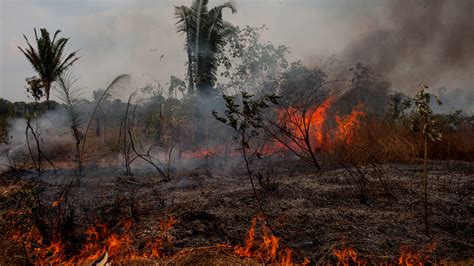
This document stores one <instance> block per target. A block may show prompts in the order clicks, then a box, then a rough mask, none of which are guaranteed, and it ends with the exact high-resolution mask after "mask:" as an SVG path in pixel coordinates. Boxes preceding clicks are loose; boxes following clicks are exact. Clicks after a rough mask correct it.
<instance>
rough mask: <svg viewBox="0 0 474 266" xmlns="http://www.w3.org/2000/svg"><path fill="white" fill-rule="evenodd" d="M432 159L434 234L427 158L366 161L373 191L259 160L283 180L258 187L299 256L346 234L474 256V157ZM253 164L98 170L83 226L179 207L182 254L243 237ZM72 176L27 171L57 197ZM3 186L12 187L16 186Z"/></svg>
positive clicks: (444, 254)
mask: <svg viewBox="0 0 474 266" xmlns="http://www.w3.org/2000/svg"><path fill="white" fill-rule="evenodd" d="M429 167H430V171H429V181H428V185H429V186H428V189H429V193H428V200H429V214H430V215H429V227H430V228H429V229H430V232H429V236H426V235H425V232H424V223H423V201H422V195H423V192H422V191H423V182H422V175H421V174H422V173H421V166H420V165H419V164H415V163H413V164H392V165H383V166H373V167H372V168H370V167H367V168H364V169H359V170H361V171H365V172H367V173H368V174H367V175H366V176H365V178H366V179H365V185H364V187H365V190H364V191H365V192H364V193H361V189H359V188H358V186H357V184H358V183H357V182H356V181H357V179H356V178H357V175H354V174H351V173H354V171H349V169H336V168H334V169H326V170H322V171H316V170H315V169H313V168H311V167H308V166H307V165H305V164H303V163H301V162H299V161H293V160H287V161H280V162H273V163H270V162H259V164H258V165H253V169H254V173H262V175H263V176H269V180H270V186H271V187H272V188H273V189H267V190H265V189H263V188H262V186H260V185H259V184H258V182H257V181H256V180H255V181H256V187H257V191H258V194H259V196H260V198H261V200H262V203H263V207H264V209H265V212H266V214H267V215H268V218H269V221H270V223H271V225H272V227H273V228H274V230H275V234H276V236H278V237H279V238H281V241H282V243H283V244H284V245H285V246H288V247H290V248H291V249H293V251H294V258H295V261H297V262H302V261H303V260H304V258H308V259H309V260H310V261H311V262H317V261H319V260H321V259H322V258H327V257H328V256H332V255H331V251H332V250H333V249H334V248H335V247H337V245H340V243H341V241H343V242H344V243H346V245H348V246H352V247H353V248H354V249H355V250H357V252H358V254H359V255H360V256H363V257H366V258H376V259H377V258H378V259H380V258H387V259H396V258H398V256H399V254H400V252H401V248H402V249H410V250H412V251H414V252H416V251H423V250H424V249H426V247H427V246H430V245H435V246H436V248H435V249H434V252H432V254H430V258H431V259H432V260H435V261H440V260H449V261H462V260H466V259H471V258H474V182H473V181H474V164H472V163H471V164H470V163H462V162H432V163H431V164H430V166H429ZM244 169H245V168H244V167H243V165H239V164H237V165H233V166H229V165H225V164H218V163H215V164H213V166H212V167H210V166H208V165H207V166H206V165H203V166H202V167H198V168H195V169H191V170H182V171H179V172H175V173H174V174H173V175H172V178H171V181H169V182H162V180H161V179H160V177H159V176H158V175H156V174H154V173H153V172H149V171H145V170H140V171H139V170H134V172H135V173H136V175H134V176H124V175H123V174H122V171H120V170H117V169H114V168H108V167H104V168H94V169H88V170H86V171H85V175H84V176H83V177H82V179H81V182H80V186H79V187H77V186H74V187H73V188H72V190H71V193H70V198H69V200H68V202H69V203H68V204H70V206H72V207H73V208H74V209H75V212H74V223H75V224H76V225H77V226H78V227H81V226H84V227H86V226H87V225H89V224H92V223H94V221H95V220H97V217H99V218H100V219H102V220H106V221H107V223H109V224H114V223H115V222H116V221H118V220H120V219H124V218H132V219H133V220H134V227H133V228H134V230H136V231H137V232H139V233H138V235H143V236H146V235H148V234H151V233H152V232H153V231H154V230H156V228H158V227H159V220H160V219H162V218H163V217H165V216H173V217H175V218H176V221H177V222H176V224H175V225H174V226H173V228H172V229H171V231H170V233H171V235H172V236H173V249H174V253H177V252H179V251H180V250H181V251H182V250H183V249H186V248H203V247H207V246H213V245H218V244H228V245H232V246H235V245H238V244H242V243H243V242H244V240H245V236H246V234H247V231H248V229H249V226H250V223H251V219H252V217H254V216H255V215H256V214H257V213H259V209H258V205H257V202H256V200H255V197H254V194H253V190H252V187H251V185H250V182H249V180H248V177H247V176H246V172H245V170H244ZM72 176H73V175H72V171H70V170H59V171H57V172H56V173H52V171H47V172H46V173H43V174H42V175H41V176H37V174H36V173H34V172H32V171H26V172H22V173H21V175H20V178H21V179H24V180H31V181H33V182H34V183H36V184H37V185H38V187H39V193H40V195H41V197H42V200H43V201H44V202H47V203H51V204H52V203H53V202H54V201H55V200H56V198H55V197H54V195H56V194H57V192H58V191H59V190H60V189H61V188H62V187H63V186H64V184H65V183H67V182H68V180H71V178H72ZM4 178H5V177H4ZM3 183H4V184H6V183H5V182H3ZM10 185H11V184H10ZM2 190H4V191H7V190H8V188H7V187H6V185H4V186H3V187H2ZM361 194H365V195H361ZM2 197H4V198H5V197H8V193H4V194H2ZM2 200H4V199H2Z"/></svg>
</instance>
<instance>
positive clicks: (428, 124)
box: [411, 85, 443, 235]
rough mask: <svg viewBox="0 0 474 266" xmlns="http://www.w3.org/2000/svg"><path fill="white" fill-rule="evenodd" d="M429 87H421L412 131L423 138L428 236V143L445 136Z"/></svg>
mask: <svg viewBox="0 0 474 266" xmlns="http://www.w3.org/2000/svg"><path fill="white" fill-rule="evenodd" d="M427 88H428V86H426V85H424V86H421V88H420V90H419V91H418V93H417V94H416V96H415V98H414V99H413V102H414V104H415V108H414V109H413V113H412V119H411V129H412V130H413V131H415V132H419V131H421V133H422V136H423V151H424V155H423V201H424V208H425V212H424V217H423V218H424V219H423V220H424V223H425V233H426V235H428V233H429V230H428V229H429V227H428V167H427V166H428V141H429V140H431V141H441V139H442V137H443V135H442V134H441V131H440V129H439V121H438V120H437V119H436V118H435V117H434V116H433V110H432V109H431V106H430V102H431V94H429V93H426V92H425V89H427ZM435 99H436V102H437V103H438V105H441V104H442V103H441V101H440V99H439V98H438V97H436V96H435Z"/></svg>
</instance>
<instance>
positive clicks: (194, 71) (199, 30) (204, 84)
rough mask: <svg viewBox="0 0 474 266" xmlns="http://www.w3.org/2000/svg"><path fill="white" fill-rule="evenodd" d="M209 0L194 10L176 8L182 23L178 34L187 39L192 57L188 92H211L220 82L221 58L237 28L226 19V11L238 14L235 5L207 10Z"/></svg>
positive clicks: (201, 0) (199, 0)
mask: <svg viewBox="0 0 474 266" xmlns="http://www.w3.org/2000/svg"><path fill="white" fill-rule="evenodd" d="M208 3H209V1H208V0H194V1H193V3H192V5H191V6H190V7H187V6H175V17H176V19H177V20H178V21H177V23H176V25H177V31H178V32H179V33H183V34H185V35H186V41H185V49H186V52H187V55H188V63H187V68H188V69H187V76H188V89H189V92H190V93H193V92H194V88H195V87H196V89H197V91H198V92H199V93H200V94H203V95H207V94H209V93H210V92H211V89H212V87H213V86H214V83H215V81H216V73H217V68H218V67H219V56H220V55H221V54H222V52H223V50H224V46H225V44H226V37H227V36H228V35H229V34H231V33H232V32H233V29H234V27H233V26H232V25H231V24H230V23H228V22H225V21H224V20H223V18H222V10H224V9H225V8H228V9H230V10H231V11H232V13H235V12H236V11H237V9H236V7H235V4H234V3H233V2H226V3H224V4H222V5H218V6H216V7H213V8H212V9H210V10H209V9H208V8H207V4H208Z"/></svg>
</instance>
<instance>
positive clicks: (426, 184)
mask: <svg viewBox="0 0 474 266" xmlns="http://www.w3.org/2000/svg"><path fill="white" fill-rule="evenodd" d="M424 150H425V155H424V162H423V172H424V177H423V189H424V204H425V215H424V222H425V234H426V236H428V233H429V228H428V133H425V134H424Z"/></svg>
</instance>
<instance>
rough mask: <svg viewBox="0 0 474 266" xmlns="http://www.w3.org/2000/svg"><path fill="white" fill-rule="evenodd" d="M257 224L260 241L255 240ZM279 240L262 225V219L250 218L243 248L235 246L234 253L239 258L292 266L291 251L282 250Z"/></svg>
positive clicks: (288, 249) (257, 217)
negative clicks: (258, 224)
mask: <svg viewBox="0 0 474 266" xmlns="http://www.w3.org/2000/svg"><path fill="white" fill-rule="evenodd" d="M257 222H260V223H261V226H260V228H261V230H260V231H261V235H262V239H256V237H255V236H256V232H255V230H256V227H257ZM279 242H280V239H279V238H278V237H276V236H274V235H273V234H272V233H271V231H270V229H269V228H268V227H267V226H265V225H264V224H263V217H261V216H255V217H254V218H252V223H251V226H250V229H249V231H248V233H247V237H246V238H245V246H237V247H235V248H234V253H235V254H236V255H238V256H240V257H244V258H253V259H256V260H259V261H263V262H264V263H278V264H279V265H293V257H292V256H293V254H292V253H293V251H292V250H291V249H290V248H284V249H282V248H281V247H280V243H279Z"/></svg>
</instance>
